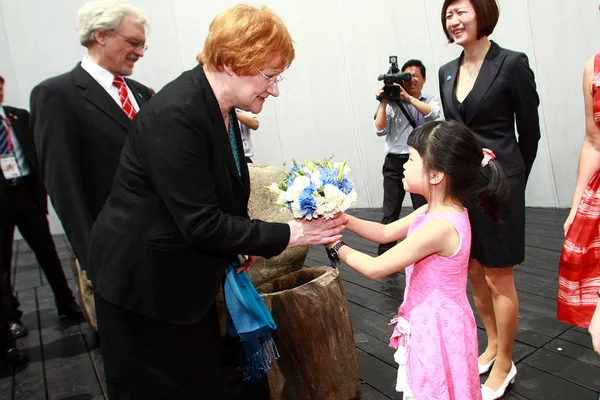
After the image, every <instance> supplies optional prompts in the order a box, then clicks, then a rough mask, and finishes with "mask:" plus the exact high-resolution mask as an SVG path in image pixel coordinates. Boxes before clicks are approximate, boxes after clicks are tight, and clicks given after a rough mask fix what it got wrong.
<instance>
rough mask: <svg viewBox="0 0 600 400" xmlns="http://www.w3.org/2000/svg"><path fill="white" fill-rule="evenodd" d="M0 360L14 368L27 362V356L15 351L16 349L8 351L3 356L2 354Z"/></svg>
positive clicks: (17, 350)
mask: <svg viewBox="0 0 600 400" xmlns="http://www.w3.org/2000/svg"><path fill="white" fill-rule="evenodd" d="M1 358H2V359H3V360H5V361H7V362H8V363H9V364H12V365H13V366H15V367H16V366H18V365H22V364H25V363H26V362H27V361H29V358H28V357H27V354H25V353H24V352H23V351H21V350H19V349H17V348H16V347H13V348H12V349H8V350H7V351H6V352H5V353H4V354H2V357H1Z"/></svg>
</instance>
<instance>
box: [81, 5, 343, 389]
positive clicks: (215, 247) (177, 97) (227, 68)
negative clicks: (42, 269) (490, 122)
mask: <svg viewBox="0 0 600 400" xmlns="http://www.w3.org/2000/svg"><path fill="white" fill-rule="evenodd" d="M293 59H294V49H293V45H292V39H291V37H290V35H289V33H288V31H287V29H286V27H285V25H284V24H283V22H282V21H281V20H280V19H279V18H278V17H277V16H276V15H274V14H273V13H272V12H271V11H269V10H266V9H260V10H259V9H257V8H254V7H250V6H243V5H239V6H235V7H233V8H231V9H228V10H226V11H224V12H222V13H221V14H219V15H218V16H217V17H216V18H215V19H214V20H213V22H212V23H211V25H210V29H209V34H208V37H207V39H206V42H205V46H204V49H203V50H202V52H201V53H200V55H199V56H198V61H199V65H198V66H197V67H195V68H194V69H192V70H190V71H186V72H184V73H183V74H182V75H181V76H180V77H178V78H177V79H175V80H174V81H173V82H171V83H169V84H168V85H166V86H165V87H164V88H163V89H162V90H161V91H160V92H158V93H157V94H156V96H154V97H153V98H152V100H151V101H149V102H148V104H147V105H146V106H145V107H144V108H143V109H142V110H141V111H140V112H139V113H138V114H137V116H136V118H135V120H134V125H133V129H132V130H130V133H129V136H128V138H127V141H126V144H125V147H124V149H123V152H122V154H121V159H120V163H119V167H118V169H117V174H116V177H115V181H114V184H113V188H112V191H111V193H110V196H109V198H108V201H107V202H106V204H105V205H104V208H103V209H102V211H101V212H100V215H99V217H98V219H97V220H96V222H95V224H94V226H93V229H92V233H91V240H90V247H89V254H88V271H89V276H90V279H91V281H92V283H93V284H94V288H95V302H96V312H97V318H98V334H99V337H100V343H101V347H102V353H103V361H104V367H105V375H106V382H107V386H108V394H109V398H111V399H122V398H127V399H129V398H136V399H138V398H139V399H154V398H160V399H194V398H202V396H206V395H208V394H210V396H211V398H215V399H225V398H229V397H228V395H227V394H226V388H225V383H224V376H223V368H222V367H223V350H222V348H221V339H220V334H219V326H218V318H217V311H216V305H215V297H216V295H217V291H218V289H219V286H220V285H222V284H223V280H224V277H225V270H226V268H227V267H228V266H230V265H233V263H232V259H234V258H235V257H237V255H239V254H242V255H251V256H250V257H249V259H248V261H247V262H246V263H245V264H244V265H242V266H241V268H240V269H249V268H250V267H251V266H252V265H253V263H254V261H255V256H257V255H260V256H263V257H271V256H274V255H277V254H279V253H281V252H282V251H283V250H284V249H285V248H286V247H291V246H298V245H302V246H310V245H315V244H325V243H331V242H332V241H335V240H337V239H338V238H339V237H340V235H339V233H340V232H341V230H342V229H343V224H342V222H343V221H344V220H345V218H344V217H339V218H335V219H332V220H329V221H322V220H318V221H310V222H306V221H303V220H302V221H296V220H294V221H290V222H289V223H287V224H279V223H267V222H263V221H259V220H250V219H249V217H248V212H247V208H248V198H249V194H250V179H249V174H248V167H247V165H246V162H245V160H244V152H243V147H242V141H241V137H240V132H239V125H238V121H237V118H236V114H235V109H236V108H239V109H242V110H248V111H251V112H252V113H253V114H258V113H259V112H260V111H261V110H262V107H263V103H264V102H265V100H266V99H267V98H268V97H269V96H274V97H277V96H278V95H279V88H278V83H279V82H280V81H281V73H282V72H283V70H284V69H286V68H287V67H288V66H289V65H290V64H291V62H292V60H293ZM259 189H260V188H259Z"/></svg>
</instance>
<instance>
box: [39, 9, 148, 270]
mask: <svg viewBox="0 0 600 400" xmlns="http://www.w3.org/2000/svg"><path fill="white" fill-rule="evenodd" d="M147 21H148V20H147V17H146V15H145V14H144V12H143V11H141V10H139V9H137V8H135V7H132V6H129V5H127V4H126V3H124V2H107V1H95V2H91V3H87V4H86V5H84V6H83V7H82V8H81V9H80V10H79V23H78V33H79V39H80V42H81V44H82V45H83V46H85V47H86V48H87V54H86V55H85V56H84V57H83V60H82V61H81V63H80V64H78V65H77V66H76V67H75V68H74V69H73V70H72V71H70V72H67V73H65V74H62V75H59V76H56V77H53V78H50V79H48V80H46V81H44V82H42V83H40V84H39V85H37V86H36V87H35V88H34V89H33V91H32V93H31V99H30V101H31V129H32V131H33V135H34V138H35V144H36V147H37V151H38V156H39V160H40V162H39V163H40V167H41V173H42V176H43V178H44V183H45V185H46V189H47V190H48V194H49V195H50V200H51V201H52V205H53V206H54V209H55V210H56V213H57V215H58V217H59V219H60V221H61V223H62V225H63V227H64V229H65V233H66V235H67V238H68V239H69V243H70V244H71V247H72V249H73V251H74V252H75V255H76V257H77V258H78V260H79V262H80V263H81V264H82V267H83V268H84V269H85V260H86V259H87V248H88V242H89V236H90V230H91V228H92V224H93V223H94V221H95V220H96V217H97V216H98V213H99V212H100V209H101V208H102V206H103V205H104V202H105V201H106V198H107V197H108V194H109V192H110V188H111V185H112V182H113V179H114V176H115V172H116V170H117V164H118V162H119V155H120V154H121V150H122V148H123V144H124V143H125V138H126V137H127V131H128V129H129V127H130V124H131V122H130V121H131V119H132V118H133V117H134V116H135V114H136V113H137V111H138V110H139V108H140V107H141V106H143V105H144V103H145V102H146V101H148V100H149V99H150V98H151V97H152V96H151V93H150V90H149V89H148V88H147V87H146V86H144V85H142V84H141V83H139V82H136V81H134V80H132V79H128V78H123V77H126V76H129V75H131V74H132V73H133V67H134V64H135V62H136V61H137V60H138V59H139V58H140V57H143V56H144V52H145V50H146V49H147V45H146V34H145V31H146V26H147Z"/></svg>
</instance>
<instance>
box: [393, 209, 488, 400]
mask: <svg viewBox="0 0 600 400" xmlns="http://www.w3.org/2000/svg"><path fill="white" fill-rule="evenodd" d="M426 212H427V210H425V212H424V213H423V214H422V215H419V216H417V217H416V218H415V220H414V221H413V222H412V224H411V226H410V228H409V230H408V234H409V235H410V234H411V233H412V232H414V231H415V230H416V229H417V228H419V227H420V226H421V225H424V224H426V223H428V222H431V221H434V220H438V219H444V220H447V221H449V222H450V223H451V224H452V225H453V226H454V228H455V229H456V231H457V232H458V233H459V235H460V246H459V249H458V251H457V252H456V254H454V255H453V256H451V257H442V256H439V255H437V254H432V255H430V256H428V257H426V258H424V259H422V260H421V261H419V262H417V263H415V264H413V265H410V266H408V267H407V268H406V290H405V291H404V302H403V303H402V306H400V309H399V310H398V316H397V317H396V318H394V319H393V320H392V322H393V323H394V324H395V326H394V333H393V334H392V338H391V339H390V346H391V347H393V348H396V349H398V350H397V352H396V354H395V357H394V358H395V359H396V361H397V362H398V363H399V365H400V367H399V369H398V382H397V387H396V389H397V390H398V391H402V392H404V399H405V400H408V399H417V400H433V399H440V400H449V399H452V400H472V399H477V400H479V399H481V386H480V381H479V372H478V368H477V352H478V348H477V327H476V325H475V317H474V316H473V310H472V309H471V306H470V304H469V301H468V299H467V268H468V262H469V253H470V250H471V226H470V223H469V215H468V214H467V210H464V211H463V212H462V213H445V214H435V215H426Z"/></svg>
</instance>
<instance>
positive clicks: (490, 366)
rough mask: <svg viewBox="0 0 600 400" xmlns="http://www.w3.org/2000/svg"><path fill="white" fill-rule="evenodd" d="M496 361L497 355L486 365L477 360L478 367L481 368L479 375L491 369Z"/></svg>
mask: <svg viewBox="0 0 600 400" xmlns="http://www.w3.org/2000/svg"><path fill="white" fill-rule="evenodd" d="M494 361H496V357H494V358H492V360H491V361H490V362H489V363H487V364H485V365H483V364H479V361H477V367H478V368H479V375H483V374H485V373H486V372H488V371H489V370H490V368H492V364H493V363H494Z"/></svg>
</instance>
